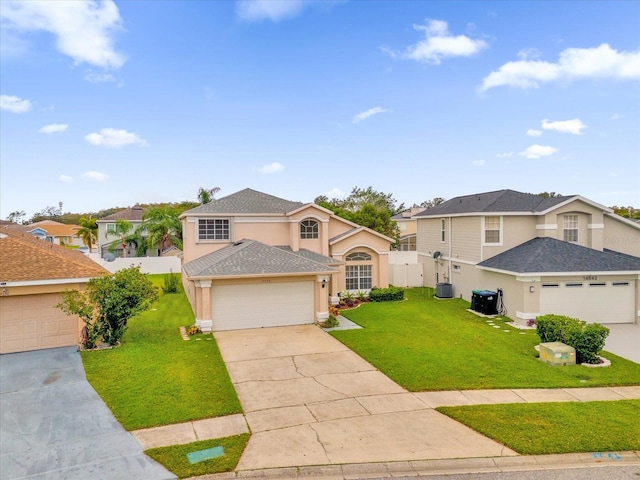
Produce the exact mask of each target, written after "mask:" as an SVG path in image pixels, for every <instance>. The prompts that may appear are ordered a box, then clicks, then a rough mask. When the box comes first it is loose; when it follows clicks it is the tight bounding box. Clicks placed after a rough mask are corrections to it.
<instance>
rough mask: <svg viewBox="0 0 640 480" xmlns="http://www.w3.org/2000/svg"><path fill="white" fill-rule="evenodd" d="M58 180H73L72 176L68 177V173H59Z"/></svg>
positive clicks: (65, 181)
mask: <svg viewBox="0 0 640 480" xmlns="http://www.w3.org/2000/svg"><path fill="white" fill-rule="evenodd" d="M58 180H60V181H61V182H64V183H71V182H73V177H70V176H69V175H64V174H62V175H60V176H59V177H58Z"/></svg>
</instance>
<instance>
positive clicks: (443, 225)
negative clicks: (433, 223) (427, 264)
mask: <svg viewBox="0 0 640 480" xmlns="http://www.w3.org/2000/svg"><path fill="white" fill-rule="evenodd" d="M446 240H447V221H446V219H444V218H442V219H440V241H441V242H445V241H446Z"/></svg>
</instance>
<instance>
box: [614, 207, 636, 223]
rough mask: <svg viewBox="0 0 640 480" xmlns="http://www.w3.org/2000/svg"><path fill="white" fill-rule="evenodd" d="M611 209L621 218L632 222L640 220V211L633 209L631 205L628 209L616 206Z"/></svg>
mask: <svg viewBox="0 0 640 480" xmlns="http://www.w3.org/2000/svg"><path fill="white" fill-rule="evenodd" d="M611 209H612V210H613V213H615V214H616V215H620V216H621V217H624V218H629V219H631V220H640V209H637V208H633V207H632V206H631V205H629V206H628V207H624V206H621V207H618V206H617V205H616V206H613V207H611Z"/></svg>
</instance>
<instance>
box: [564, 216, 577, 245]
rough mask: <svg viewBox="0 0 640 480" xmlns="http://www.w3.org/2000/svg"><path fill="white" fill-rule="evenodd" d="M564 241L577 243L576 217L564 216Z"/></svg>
mask: <svg viewBox="0 0 640 480" xmlns="http://www.w3.org/2000/svg"><path fill="white" fill-rule="evenodd" d="M564 241H565V242H577V241H578V215H565V216H564Z"/></svg>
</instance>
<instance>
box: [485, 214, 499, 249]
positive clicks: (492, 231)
mask: <svg viewBox="0 0 640 480" xmlns="http://www.w3.org/2000/svg"><path fill="white" fill-rule="evenodd" d="M484 243H500V217H498V216H490V217H484Z"/></svg>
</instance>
